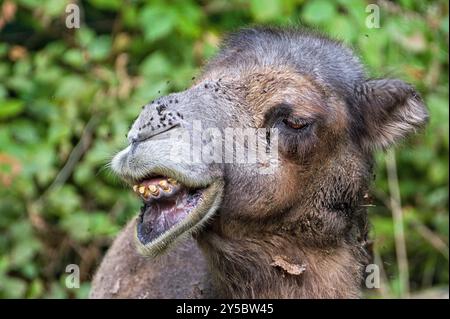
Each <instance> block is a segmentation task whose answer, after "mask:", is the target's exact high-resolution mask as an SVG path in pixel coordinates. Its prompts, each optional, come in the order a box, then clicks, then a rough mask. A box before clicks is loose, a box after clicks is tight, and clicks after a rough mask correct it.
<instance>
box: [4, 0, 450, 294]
mask: <svg viewBox="0 0 450 319" xmlns="http://www.w3.org/2000/svg"><path fill="white" fill-rule="evenodd" d="M67 3H68V1H67V0H66V1H63V0H46V1H41V0H17V1H11V0H5V1H3V2H2V1H0V7H1V13H0V297H3V298H16V297H27V298H41V297H50V298H69V297H75V298H79V297H86V296H87V294H88V291H89V285H90V279H91V278H92V274H93V272H94V270H95V268H96V266H97V265H98V263H99V262H100V260H101V258H102V255H103V253H104V252H105V250H106V249H107V247H108V245H109V244H110V242H111V240H112V238H114V236H115V235H116V234H117V232H118V231H119V230H120V229H121V227H122V226H123V225H124V224H125V223H126V221H127V220H128V219H129V218H131V217H132V216H133V215H134V214H135V212H136V211H137V209H138V206H139V205H140V203H139V201H138V200H137V199H136V198H135V197H134V196H133V194H132V193H131V192H130V191H129V190H128V189H125V188H124V187H123V185H121V184H120V182H118V181H117V179H116V178H114V176H112V175H111V173H110V172H109V171H108V169H107V168H105V164H106V163H107V162H108V160H109V159H110V157H111V155H112V154H113V153H114V152H115V151H117V150H119V149H120V148H121V147H123V146H124V145H125V144H126V140H125V137H124V136H125V134H126V132H127V131H128V127H129V124H130V123H131V121H132V120H133V119H134V118H135V117H136V115H137V114H138V112H139V111H140V106H141V105H143V104H145V103H147V102H148V101H149V100H151V99H153V98H155V97H157V96H159V95H163V94H166V93H168V92H171V91H176V90H180V89H184V88H185V87H187V86H189V85H190V83H191V78H192V77H193V76H195V75H196V74H197V73H198V72H199V67H200V66H201V65H202V63H203V62H204V61H205V59H207V58H208V57H210V56H211V55H212V54H214V52H215V51H216V50H217V44H218V42H219V40H220V38H221V37H222V36H223V34H224V33H225V32H228V31H231V30H234V29H236V28H238V27H241V26H245V25H248V24H252V23H272V24H282V25H283V24H288V23H291V24H298V23H302V24H304V25H306V26H314V27H316V28H318V29H320V30H323V31H325V32H326V33H329V34H330V35H332V36H334V37H337V38H340V39H342V40H343V41H345V42H346V43H348V44H349V45H350V46H352V47H354V48H355V49H356V50H357V52H358V53H359V54H360V55H361V57H362V59H363V61H364V62H365V63H366V64H367V65H368V69H369V70H370V73H371V75H372V76H383V75H389V76H392V77H393V76H395V77H400V78H402V79H404V80H406V81H409V82H411V83H413V84H414V85H416V86H417V88H418V90H419V91H420V92H421V94H422V95H423V97H424V99H425V101H426V103H427V105H428V108H429V110H430V113H431V121H430V124H429V126H428V128H427V129H426V131H425V132H424V133H423V134H421V135H418V136H415V137H413V138H411V139H410V140H408V141H407V142H406V143H404V145H403V146H402V147H400V148H397V150H396V152H395V153H394V152H390V153H388V154H387V155H386V154H379V155H378V163H379V165H378V170H377V177H376V183H375V185H374V191H373V194H372V196H373V198H374V204H375V205H376V206H375V207H371V208H370V209H369V213H370V215H371V220H372V222H373V238H374V252H375V259H376V261H377V263H379V264H380V265H382V266H383V267H382V275H383V276H382V284H381V288H380V289H377V290H374V291H369V292H368V295H369V296H370V297H407V296H408V295H409V293H410V292H411V293H412V294H417V293H421V294H422V293H423V292H427V293H428V292H429V291H430V289H432V290H431V291H432V292H435V291H436V289H437V290H441V289H444V290H445V289H447V291H448V281H449V271H448V270H449V268H448V267H449V263H448V261H449V254H448V225H449V221H448V154H449V123H448V111H449V108H448V22H449V19H448V2H447V1H444V0H442V1H413V0H401V1H397V2H388V1H379V2H377V4H378V5H379V8H380V17H381V21H380V28H378V29H376V28H375V29H369V28H367V27H366V24H365V22H366V17H367V15H368V13H366V10H365V9H366V6H367V5H368V4H369V3H370V2H369V1H344V0H340V1H324V0H318V1H296V0H281V1H275V0H252V1H244V0H233V1H224V0H212V1H193V0H187V1H186V0H182V1H181V0H178V1H177V0H173V1H158V0H155V1H137V0H136V1H134V0H127V1H120V0H89V1H75V3H77V4H78V5H79V6H80V8H81V10H82V13H83V16H82V25H81V28H80V29H67V28H66V27H65V18H66V13H65V6H66V4H67ZM169 81H170V82H169ZM395 169H397V170H395ZM396 175H397V176H398V178H397V176H396ZM397 188H398V189H399V194H397V192H396V190H397ZM393 216H396V217H395V218H393ZM402 228H403V229H404V236H403V233H402ZM403 247H406V249H403ZM405 250H406V255H405ZM71 263H74V264H78V265H80V267H81V280H82V285H81V288H80V289H67V288H66V287H65V285H64V280H65V268H66V265H68V264H71Z"/></svg>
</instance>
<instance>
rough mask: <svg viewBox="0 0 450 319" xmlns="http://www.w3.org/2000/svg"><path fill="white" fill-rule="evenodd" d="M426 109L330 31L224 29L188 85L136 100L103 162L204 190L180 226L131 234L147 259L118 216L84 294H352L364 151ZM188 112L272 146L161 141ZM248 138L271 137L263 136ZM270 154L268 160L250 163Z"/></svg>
mask: <svg viewBox="0 0 450 319" xmlns="http://www.w3.org/2000/svg"><path fill="white" fill-rule="evenodd" d="M426 120H427V112H426V109H425V107H424V105H423V102H422V100H421V99H420V97H419V95H418V94H417V93H416V92H415V90H414V89H413V88H412V87H411V86H410V85H408V84H406V83H404V82H402V81H400V80H393V79H378V80H368V79H367V78H366V75H365V73H364V71H363V68H362V66H361V64H360V63H359V61H358V59H357V58H356V57H355V56H354V55H353V53H352V52H351V51H350V50H349V49H347V48H345V47H343V46H342V45H341V44H340V43H337V42H334V41H331V40H328V39H326V38H324V37H323V36H321V35H316V34H311V33H308V32H305V31H301V30H275V29H263V28H260V29H245V30H242V31H240V32H238V33H236V34H234V35H231V36H230V37H229V38H228V39H227V40H226V41H225V43H224V45H223V47H222V49H221V51H220V52H219V54H218V55H217V57H216V58H215V59H213V60H212V61H210V63H209V64H208V65H207V66H206V67H205V70H204V73H203V75H202V76H201V78H199V79H198V80H197V82H196V83H195V84H194V85H193V86H192V87H191V88H190V89H188V90H186V91H184V92H180V93H175V94H171V95H169V96H166V97H161V98H159V99H158V100H156V101H153V102H152V103H149V104H148V105H146V106H145V107H144V109H143V110H142V112H141V114H140V115H139V117H138V118H137V120H136V121H135V123H134V124H133V126H132V128H131V130H130V132H129V134H128V140H129V143H130V145H129V146H128V147H127V148H126V149H124V150H123V151H121V152H120V153H119V154H118V155H116V157H115V158H114V159H113V162H112V167H113V170H114V171H115V173H116V174H118V175H119V176H120V177H121V178H123V179H124V180H125V181H127V182H129V183H130V184H133V183H136V182H139V180H142V179H144V178H146V177H147V176H148V175H149V174H154V175H163V176H169V177H173V178H175V179H177V180H178V181H180V182H181V183H182V184H183V185H186V186H187V187H191V188H205V189H206V190H207V191H206V193H205V194H206V195H204V201H203V202H202V203H201V205H200V206H199V207H198V209H197V210H196V211H195V212H196V215H195V214H194V215H193V216H191V217H189V218H188V219H187V222H186V225H187V226H183V227H184V228H182V229H178V230H174V231H172V230H171V231H169V232H167V234H165V235H164V236H163V239H161V240H160V241H159V242H153V243H150V244H147V245H145V244H143V243H142V242H139V240H137V247H138V250H139V251H140V252H141V253H143V254H144V255H147V256H149V257H147V259H143V257H140V256H139V255H137V253H136V251H135V250H133V248H131V247H132V246H133V245H131V242H133V241H136V240H135V230H134V228H135V226H134V224H133V223H134V221H132V222H131V224H130V225H129V226H128V227H127V228H126V229H125V230H124V231H123V233H122V234H121V235H120V236H119V237H118V238H117V239H116V241H115V243H114V244H113V246H112V248H111V249H110V251H109V253H108V254H107V255H106V257H105V259H104V260H103V262H102V265H101V266H100V268H99V271H98V273H97V275H96V277H95V278H94V281H93V288H92V292H91V296H92V297H94V298H109V297H125V298H141V297H142V298H152V297H154V298H156V297H162V298H187V297H234V298H355V297H358V296H359V294H360V285H361V281H362V279H363V274H364V266H365V265H366V264H367V263H368V261H369V254H368V252H367V247H366V246H367V232H368V221H367V216H366V209H365V195H366V194H367V192H368V187H369V183H370V182H371V179H372V161H373V160H372V153H373V152H374V151H375V150H376V149H385V148H387V147H389V146H391V145H392V144H393V143H395V142H396V141H398V140H399V139H400V138H402V137H403V136H405V135H406V134H408V133H410V132H412V131H415V130H416V129H418V128H419V127H421V126H422V125H423V124H424V123H425V122H426ZM195 121H201V126H202V128H203V129H205V128H210V127H212V128H217V129H218V130H219V131H220V132H222V133H223V132H224V130H225V129H226V128H230V127H231V128H255V129H256V128H272V129H276V132H277V134H278V135H277V136H278V145H277V150H278V153H276V154H277V156H275V155H274V154H270V156H269V157H268V158H266V159H265V160H263V161H260V162H257V163H248V164H242V163H235V162H233V163H209V162H206V161H204V160H203V159H202V160H201V161H194V162H189V163H180V162H179V161H178V160H176V159H175V158H174V156H173V153H172V152H173V150H174V149H183V142H181V141H180V140H179V139H177V138H176V137H175V136H176V135H177V133H178V132H181V131H182V130H183V131H186V132H189V134H190V136H195V130H196V129H197V128H196V127H195V125H194V124H193V123H194V122H195ZM158 126H159V127H158ZM255 138H256V139H257V140H258V143H261V144H258V145H265V146H270V145H271V144H270V143H271V142H270V140H268V139H267V136H259V135H258V136H256V137H255ZM195 140H196V138H195V137H193V138H192V139H191V141H195ZM197 141H198V143H199V144H202V145H206V144H208V142H209V139H208V138H206V139H205V138H203V139H201V137H198V139H197ZM269 142H270V143H269ZM246 146H248V144H246V145H244V147H246ZM186 156H188V155H186ZM273 162H275V165H274V166H273V170H272V171H270V173H265V174H261V171H260V169H261V168H264V167H268V166H270V167H272V166H271V163H273ZM191 235H193V237H194V239H195V242H196V243H197V244H198V247H200V249H201V252H202V253H200V251H199V250H198V248H197V247H196V246H195V245H196V244H195V242H194V241H192V239H189V240H188V243H189V247H190V248H188V250H189V251H190V252H191V254H186V251H183V249H182V248H180V247H186V246H180V242H181V241H182V239H185V238H190V237H192V236H191ZM181 245H183V244H181ZM184 245H186V244H184ZM125 248H126V249H125ZM170 249H172V251H170V252H169V253H167V251H168V250H170ZM174 256H175V257H174ZM168 258H169V259H168ZM170 258H174V260H175V261H174V260H170ZM136 265H138V266H136ZM155 265H158V266H156V267H155ZM129 267H137V268H138V272H129V271H128V270H126V269H129ZM186 267H187V268H186ZM190 267H193V268H195V269H197V270H198V271H193V272H192V274H191V275H185V274H184V275H183V274H182V275H181V277H183V280H182V281H180V271H181V272H182V270H183V268H184V269H191V268H190ZM133 269H134V268H133ZM299 269H301V270H299ZM194 274H195V275H194ZM191 277H192V278H191ZM194 277H195V278H194ZM118 281H120V282H121V284H120V283H119V284H117V282H118ZM129 286H132V289H130V288H129ZM175 286H177V287H180V286H182V288H183V289H178V288H177V289H175V288H173V287H175ZM193 291H197V293H193Z"/></svg>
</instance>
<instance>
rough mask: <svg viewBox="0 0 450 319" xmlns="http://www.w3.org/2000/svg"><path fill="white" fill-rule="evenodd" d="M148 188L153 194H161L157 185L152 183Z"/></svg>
mask: <svg viewBox="0 0 450 319" xmlns="http://www.w3.org/2000/svg"><path fill="white" fill-rule="evenodd" d="M148 189H149V191H150V193H151V194H152V195H153V196H157V195H158V194H159V190H158V187H156V185H150V186H149V187H148Z"/></svg>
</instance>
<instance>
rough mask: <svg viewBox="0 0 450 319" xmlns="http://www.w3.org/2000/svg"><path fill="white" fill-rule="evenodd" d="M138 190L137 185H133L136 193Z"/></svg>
mask: <svg viewBox="0 0 450 319" xmlns="http://www.w3.org/2000/svg"><path fill="white" fill-rule="evenodd" d="M137 190H138V186H137V185H133V191H134V192H135V193H136V192H137Z"/></svg>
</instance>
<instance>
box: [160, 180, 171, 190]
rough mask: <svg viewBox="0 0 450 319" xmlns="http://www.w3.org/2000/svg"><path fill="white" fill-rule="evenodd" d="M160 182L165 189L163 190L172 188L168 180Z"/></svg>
mask: <svg viewBox="0 0 450 319" xmlns="http://www.w3.org/2000/svg"><path fill="white" fill-rule="evenodd" d="M158 184H159V186H161V188H162V189H163V191H165V192H167V191H169V190H170V186H169V184H168V183H167V181H165V180H162V181H160V182H159V183H158Z"/></svg>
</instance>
